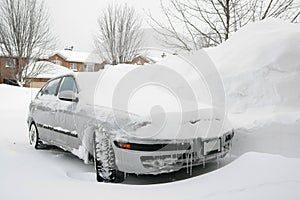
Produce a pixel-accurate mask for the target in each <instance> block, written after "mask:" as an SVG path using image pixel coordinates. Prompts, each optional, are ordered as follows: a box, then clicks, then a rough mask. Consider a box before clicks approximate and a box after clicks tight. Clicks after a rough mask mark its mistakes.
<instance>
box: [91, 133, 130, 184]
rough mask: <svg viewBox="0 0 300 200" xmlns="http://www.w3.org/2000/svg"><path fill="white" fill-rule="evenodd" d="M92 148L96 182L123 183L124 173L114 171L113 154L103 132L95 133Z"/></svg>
mask: <svg viewBox="0 0 300 200" xmlns="http://www.w3.org/2000/svg"><path fill="white" fill-rule="evenodd" d="M93 146H94V165H95V169H96V179H97V181H98V182H110V183H120V182H123V181H124V179H125V178H124V173H123V172H121V171H119V170H117V169H116V163H115V154H114V150H113V147H112V145H111V143H110V139H109V137H108V136H107V135H106V134H105V133H104V132H100V131H96V133H95V134H94V145H93Z"/></svg>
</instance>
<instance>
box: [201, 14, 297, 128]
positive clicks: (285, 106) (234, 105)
mask: <svg viewBox="0 0 300 200" xmlns="http://www.w3.org/2000/svg"><path fill="white" fill-rule="evenodd" d="M206 51H207V53H208V54H209V55H210V57H211V58H212V60H213V61H214V63H215V64H216V66H217V68H218V69H219V71H220V73H221V76H222V78H223V82H224V85H225V93H226V98H227V109H228V111H229V113H231V114H239V113H243V117H242V118H240V117H236V118H234V121H236V120H238V121H239V122H238V123H236V125H238V124H240V126H242V127H244V126H257V125H262V124H264V123H268V122H270V120H272V121H275V122H285V123H293V122H295V121H296V120H298V119H300V88H299V86H300V57H299V55H300V25H299V24H290V23H288V22H284V21H281V20H278V19H267V20H264V21H261V22H256V23H253V24H249V25H247V26H245V27H244V28H242V29H241V30H240V31H238V32H237V33H235V34H234V35H233V36H232V37H231V38H230V39H229V40H228V41H227V42H225V43H224V44H222V45H220V46H218V47H216V48H210V49H207V50H206ZM232 116H234V115H232ZM239 119H241V120H239ZM255 123H256V124H255Z"/></svg>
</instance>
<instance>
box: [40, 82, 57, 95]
mask: <svg viewBox="0 0 300 200" xmlns="http://www.w3.org/2000/svg"><path fill="white" fill-rule="evenodd" d="M59 82H60V78H58V79H55V80H53V81H50V82H49V83H48V84H47V85H46V86H45V87H44V89H43V90H42V91H41V95H57V88H58V85H59Z"/></svg>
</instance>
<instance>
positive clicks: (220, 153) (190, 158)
mask: <svg viewBox="0 0 300 200" xmlns="http://www.w3.org/2000/svg"><path fill="white" fill-rule="evenodd" d="M233 134H234V133H233V131H232V133H226V134H224V135H223V136H222V137H219V138H210V139H205V140H203V139H201V138H197V139H193V140H188V141H186V140H185V141H173V142H172V143H170V146H171V147H169V148H168V147H164V148H162V149H159V150H156V151H143V150H128V149H123V148H120V147H118V146H117V145H116V143H115V142H112V144H113V148H114V152H115V156H116V165H117V168H118V170H120V171H123V172H126V173H135V174H161V173H168V172H172V171H177V170H180V169H182V168H185V167H190V166H196V165H201V164H205V163H207V162H211V161H214V160H217V159H219V158H223V157H224V156H225V155H226V154H227V153H228V152H229V151H230V149H231V146H232V138H233ZM156 142H157V141H156ZM183 143H185V144H186V143H189V144H190V148H186V149H182V148H178V149H179V150H176V148H175V149H174V146H176V144H178V145H179V146H182V144H183ZM208 143H212V144H215V146H214V147H211V151H210V149H207V148H208V147H207V144H208ZM141 144H142V145H143V143H142V142H141ZM210 146H212V145H210Z"/></svg>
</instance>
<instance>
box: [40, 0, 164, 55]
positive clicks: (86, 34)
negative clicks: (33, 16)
mask: <svg viewBox="0 0 300 200" xmlns="http://www.w3.org/2000/svg"><path fill="white" fill-rule="evenodd" d="M111 2H117V3H127V4H128V5H129V6H134V7H135V9H136V11H137V12H138V13H139V14H140V15H141V16H143V17H144V16H145V14H144V13H145V11H144V9H146V10H148V9H149V10H151V13H152V14H153V15H155V16H156V17H162V14H161V11H160V0H114V1H111V0H76V1H75V0H47V1H45V3H46V5H47V7H48V9H49V15H50V21H51V27H52V30H53V33H54V35H55V36H56V37H57V39H58V42H57V48H59V49H63V48H65V47H66V46H74V50H76V51H88V52H89V51H92V50H93V49H94V45H93V35H94V34H95V33H96V30H97V18H98V16H99V14H100V12H101V10H102V9H103V8H105V7H106V6H107V5H108V4H109V3H111ZM144 26H145V27H146V26H147V23H146V22H145V24H144Z"/></svg>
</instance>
